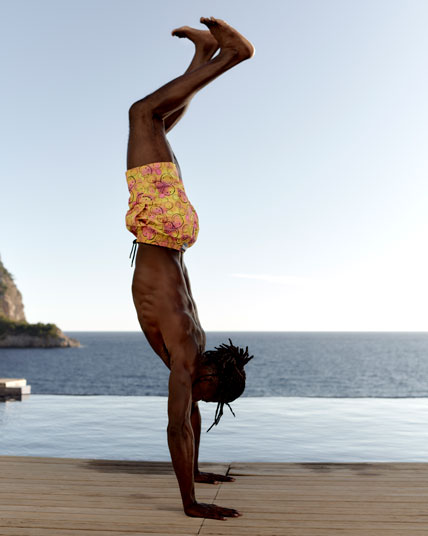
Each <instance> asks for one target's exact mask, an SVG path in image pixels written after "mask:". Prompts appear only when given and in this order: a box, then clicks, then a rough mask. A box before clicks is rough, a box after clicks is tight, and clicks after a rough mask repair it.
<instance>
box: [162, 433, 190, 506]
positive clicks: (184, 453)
mask: <svg viewBox="0 0 428 536" xmlns="http://www.w3.org/2000/svg"><path fill="white" fill-rule="evenodd" d="M168 447H169V452H170V454H171V460H172V465H173V467H174V471H175V475H176V477H177V480H178V485H179V487H180V493H181V499H182V501H183V507H184V510H186V508H187V507H189V506H190V505H192V504H194V503H195V502H196V498H195V484H194V478H193V468H194V461H193V459H194V439H193V431H192V427H191V426H190V423H189V424H186V425H184V426H183V427H180V428H174V427H172V426H168Z"/></svg>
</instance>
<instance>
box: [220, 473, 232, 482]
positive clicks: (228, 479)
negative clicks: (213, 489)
mask: <svg viewBox="0 0 428 536" xmlns="http://www.w3.org/2000/svg"><path fill="white" fill-rule="evenodd" d="M216 477H217V479H218V480H220V482H235V479H234V478H233V476H222V475H216Z"/></svg>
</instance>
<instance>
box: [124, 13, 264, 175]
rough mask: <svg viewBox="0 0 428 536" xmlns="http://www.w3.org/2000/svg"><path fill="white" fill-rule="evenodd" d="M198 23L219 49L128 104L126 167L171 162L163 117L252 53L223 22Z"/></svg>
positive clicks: (240, 36)
mask: <svg viewBox="0 0 428 536" xmlns="http://www.w3.org/2000/svg"><path fill="white" fill-rule="evenodd" d="M201 22H202V23H203V24H206V26H208V29H209V30H210V32H211V33H212V34H213V36H214V38H215V39H216V40H217V42H218V43H219V45H220V52H219V54H218V55H217V56H216V57H215V58H213V59H211V60H210V61H208V62H206V63H204V64H203V65H200V66H199V67H197V68H195V69H193V70H192V71H189V72H187V73H185V74H183V75H182V76H179V77H178V78H176V79H175V80H173V81H172V82H169V83H168V84H166V85H165V86H163V87H161V88H160V89H158V90H157V91H155V92H154V93H152V94H150V95H148V96H147V97H145V98H144V99H142V100H140V101H138V102H136V103H135V104H133V105H132V106H131V108H130V111H129V118H130V133H129V144H128V169H131V168H134V167H138V166H143V165H145V164H150V163H152V162H171V161H173V154H172V151H171V148H170V147H169V144H168V142H167V140H166V136H165V123H164V122H165V120H166V119H167V118H168V117H169V116H170V115H171V114H173V113H174V112H177V111H179V110H181V109H182V108H183V107H185V106H187V105H188V103H189V102H190V100H191V99H192V98H193V96H194V95H195V94H196V93H197V92H198V91H199V90H200V89H202V88H203V87H205V86H206V85H207V84H209V83H210V82H212V81H213V80H215V79H216V78H217V77H218V76H220V75H221V74H223V73H224V72H226V71H227V70H229V69H231V68H232V67H234V66H235V65H237V64H238V63H240V62H241V61H244V60H246V59H248V58H250V57H251V56H252V55H253V53H254V48H253V46H252V45H251V43H249V41H247V40H246V39H245V38H244V37H243V36H242V35H241V34H239V33H238V32H237V31H236V30H234V29H233V28H232V27H231V26H229V25H228V24H227V23H225V22H224V21H221V20H217V19H213V18H211V19H205V18H202V19H201Z"/></svg>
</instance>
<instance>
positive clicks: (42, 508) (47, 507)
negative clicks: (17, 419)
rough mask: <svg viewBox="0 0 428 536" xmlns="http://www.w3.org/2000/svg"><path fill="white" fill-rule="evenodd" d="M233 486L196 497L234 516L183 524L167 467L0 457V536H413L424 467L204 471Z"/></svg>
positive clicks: (421, 526) (427, 497)
mask: <svg viewBox="0 0 428 536" xmlns="http://www.w3.org/2000/svg"><path fill="white" fill-rule="evenodd" d="M204 467H205V468H206V470H214V471H218V472H220V471H222V472H223V473H225V472H226V471H227V470H228V469H230V474H233V475H236V476H237V481H236V482H234V483H224V484H221V485H219V486H209V485H202V484H199V485H197V496H198V499H199V500H201V501H204V502H214V501H215V503H216V504H220V505H224V506H230V507H235V508H238V509H240V510H241V511H242V512H243V514H244V515H243V517H241V518H238V519H228V520H227V521H213V520H202V519H191V518H188V517H186V516H185V515H184V514H183V512H182V510H181V503H180V497H179V493H178V488H177V484H176V480H175V477H174V474H173V472H172V469H171V465H170V464H168V463H160V462H159V463H158V462H155V463H150V462H126V461H101V460H81V459H68V458H65V459H61V458H26V457H11V456H0V535H1V536H12V535H14V536H137V535H138V536H143V535H146V534H147V535H150V536H154V535H158V536H159V535H168V536H176V535H181V536H184V535H192V536H193V535H202V536H208V535H211V536H216V535H238V536H239V535H244V534H245V535H260V536H265V535H275V536H278V535H286V536H332V535H333V536H334V535H336V534H337V535H340V536H413V535H415V536H422V534H424V533H427V532H428V506H427V503H428V464H423V463H419V464H417V463H397V464H391V463H373V464H367V463H361V464H292V463H278V464H264V463H256V464H248V463H232V464H230V466H229V465H227V464H204Z"/></svg>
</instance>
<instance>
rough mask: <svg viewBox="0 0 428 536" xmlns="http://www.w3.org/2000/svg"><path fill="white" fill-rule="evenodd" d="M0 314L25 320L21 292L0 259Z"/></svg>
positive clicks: (15, 319) (16, 320)
mask: <svg viewBox="0 0 428 536" xmlns="http://www.w3.org/2000/svg"><path fill="white" fill-rule="evenodd" d="M0 316H4V317H5V318H8V319H9V320H13V321H15V322H26V319H25V314H24V304H23V303H22V294H21V293H20V292H19V290H18V289H17V287H16V285H15V283H14V281H13V279H12V276H11V274H10V273H9V272H8V271H7V270H6V268H5V267H4V266H3V263H2V262H1V260H0Z"/></svg>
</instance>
